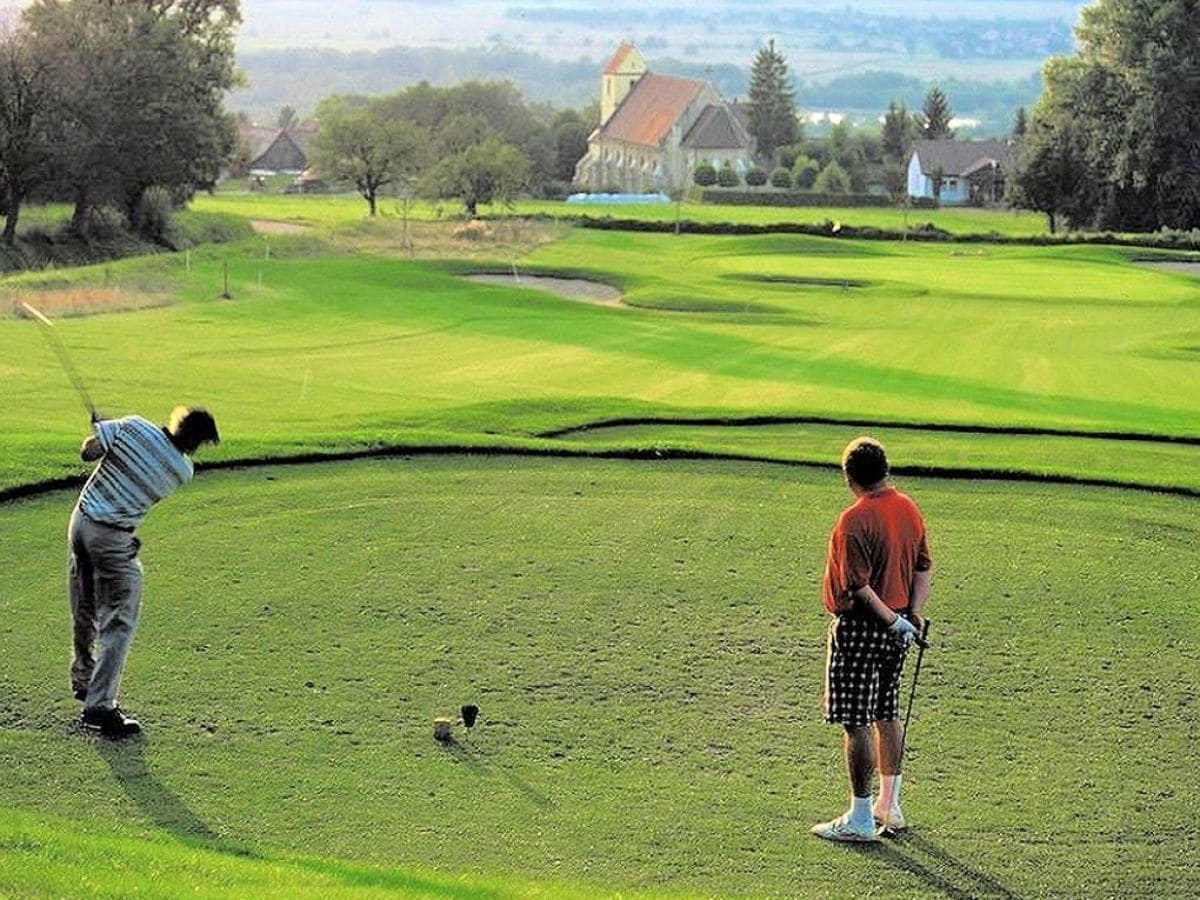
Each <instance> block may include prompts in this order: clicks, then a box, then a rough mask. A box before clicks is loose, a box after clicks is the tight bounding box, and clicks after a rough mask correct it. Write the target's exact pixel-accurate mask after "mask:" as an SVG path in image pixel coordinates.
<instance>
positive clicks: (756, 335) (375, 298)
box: [0, 232, 1200, 488]
mask: <svg viewBox="0 0 1200 900" xmlns="http://www.w3.org/2000/svg"><path fill="white" fill-rule="evenodd" d="M301 246H302V247H303V246H306V245H301ZM287 248H288V244H287V242H280V244H279V247H278V249H277V253H276V255H275V256H272V258H271V259H270V260H269V261H268V260H265V259H264V251H263V248H262V246H260V245H257V244H245V245H242V246H241V248H240V249H230V250H221V251H219V252H217V251H210V252H205V253H197V254H192V256H191V257H190V263H189V262H187V261H185V260H180V259H178V258H173V259H156V260H151V261H149V262H145V263H142V264H140V266H141V267H139V263H137V262H136V261H130V262H128V263H126V264H124V265H122V266H114V267H111V269H103V270H101V269H97V270H92V271H91V273H90V277H91V278H92V279H94V280H95V281H97V282H102V280H103V279H105V278H108V277H110V274H111V273H115V274H111V277H113V278H120V279H128V280H130V281H134V282H136V280H137V278H138V277H144V278H145V279H146V280H147V282H148V283H150V284H152V285H153V289H154V290H155V291H157V292H159V293H164V292H166V293H170V294H171V296H172V297H173V298H174V299H173V302H172V304H171V305H169V306H165V307H161V308H156V309H151V310H145V311H142V312H138V313H128V314H120V315H105V316H95V317H88V318H78V319H67V320H64V321H62V322H61V323H60V326H59V328H60V333H61V335H62V337H63V340H64V341H65V342H66V344H67V345H68V346H69V347H70V349H71V352H72V355H73V357H74V359H75V362H76V365H77V366H78V368H79V369H80V371H81V372H82V373H83V375H84V378H85V380H86V381H87V383H88V385H89V387H90V389H91V393H92V395H93V397H94V398H95V400H96V402H97V403H98V405H99V406H100V408H101V409H102V410H105V411H108V412H110V413H119V412H123V411H126V410H135V409H136V410H141V411H143V412H144V413H146V414H149V415H163V414H165V412H166V409H167V407H168V406H169V405H170V404H171V403H173V402H175V401H177V400H186V401H191V402H206V403H208V404H210V405H211V406H212V407H213V408H214V411H215V412H216V414H217V416H218V418H219V419H220V420H221V422H222V425H223V431H224V432H225V433H226V435H227V436H228V440H227V441H226V443H225V444H223V445H222V447H221V448H220V450H219V452H218V453H217V454H215V455H214V457H210V458H224V459H226V460H229V459H245V458H249V457H258V456H274V455H280V454H295V453H299V452H306V451H308V452H310V451H338V450H348V449H351V450H352V449H363V448H369V447H373V446H379V445H383V444H408V445H416V444H430V443H433V444H453V445H481V444H504V445H507V446H529V445H537V446H547V442H545V441H540V440H538V439H536V437H535V436H536V435H537V434H538V433H539V432H541V431H543V430H547V429H552V428H556V427H563V426H568V425H579V424H585V423H588V422H592V421H596V420H602V419H607V418H611V417H613V416H659V417H663V416H678V415H685V414H691V415H703V414H709V415H722V416H739V415H742V416H748V415H762V414H768V413H769V414H776V415H791V416H801V415H823V416H827V417H833V418H840V419H845V418H853V419H857V420H865V421H877V422H881V423H888V422H908V423H943V424H945V423H951V424H955V425H960V426H964V427H970V426H972V425H987V426H1042V427H1055V428H1073V429H1077V430H1082V431H1126V432H1138V433H1148V434H1158V435H1167V436H1178V435H1185V436H1187V435H1190V436H1193V437H1195V436H1197V427H1196V423H1197V421H1200V396H1198V395H1197V394H1196V392H1194V391H1186V390H1180V386H1181V385H1186V384H1190V383H1193V382H1194V381H1195V379H1196V377H1197V373H1198V371H1200V367H1198V359H1197V355H1196V352H1195V346H1194V345H1195V343H1196V335H1198V334H1200V303H1198V302H1197V300H1198V297H1200V293H1198V289H1197V282H1196V281H1195V279H1192V278H1189V277H1188V276H1186V275H1180V274H1175V273H1165V272H1160V271H1151V270H1148V269H1144V268H1141V267H1138V266H1135V265H1132V264H1131V263H1129V262H1128V261H1127V259H1126V258H1125V257H1124V256H1123V255H1121V254H1120V253H1117V252H1115V251H1113V250H1109V249H1103V248H1080V247H1076V248H1055V249H1048V248H995V247H991V248H975V249H972V250H971V251H970V252H969V253H967V254H966V255H963V254H962V253H960V252H959V251H957V250H955V249H953V248H946V247H930V246H913V245H896V244H881V243H866V242H848V241H834V240H826V239H817V238H796V237H781V236H765V237H759V238H741V239H737V238H726V237H703V238H701V237H686V238H675V237H670V236H661V235H650V236H636V235H627V234H611V233H596V232H585V233H575V234H573V235H572V236H570V237H569V238H567V239H566V240H563V241H560V242H557V243H554V244H550V245H547V246H544V247H542V248H541V249H539V250H536V251H534V252H533V253H532V254H530V255H529V256H527V257H525V258H524V259H523V260H522V262H521V264H520V269H519V271H522V272H526V273H529V272H536V271H541V272H560V273H561V272H568V273H570V272H574V273H577V274H585V275H587V276H589V277H592V278H595V279H598V280H602V281H606V282H608V283H611V284H615V285H617V286H618V287H620V288H621V289H622V290H623V291H624V293H625V297H626V302H627V304H629V306H627V307H626V308H623V309H622V308H601V307H596V306H591V305H587V304H582V303H574V302H571V301H567V300H562V299H559V298H556V297H553V296H551V295H548V294H546V293H544V292H541V291H536V290H530V289H528V288H527V287H525V286H523V285H522V286H515V287H511V288H510V287H502V286H492V285H481V284H474V283H469V282H466V281H464V280H463V279H461V278H459V277H458V276H457V275H456V274H455V272H460V271H468V270H471V269H478V268H491V269H492V270H495V269H497V268H499V269H505V268H509V267H510V264H509V262H508V261H505V262H494V263H490V264H481V263H463V264H459V265H458V266H456V267H453V270H451V268H452V267H449V266H448V265H447V264H445V263H442V264H436V265H435V264H434V263H421V262H411V261H405V260H396V259H392V258H387V257H376V256H369V257H367V256H345V255H337V256H324V257H308V256H304V255H300V256H296V257H292V256H289V255H288V249H287ZM226 262H228V266H229V273H230V285H231V291H232V293H233V296H234V299H233V300H232V301H228V300H221V299H220V298H219V297H218V296H217V295H218V294H219V292H220V291H221V289H222V286H223V269H222V267H223V265H224V264H225V263H226ZM88 277H89V273H87V272H75V273H72V278H73V279H74V282H75V283H82V282H84V281H85V280H86V278H88ZM49 279H54V280H53V282H52V284H54V285H57V284H59V279H60V276H58V275H57V274H55V275H49V276H42V281H39V280H38V279H36V278H32V277H28V276H27V277H26V278H24V279H21V280H19V281H17V282H11V283H10V284H16V285H19V287H20V290H22V291H25V292H27V293H26V294H23V296H31V297H32V298H33V299H35V300H36V298H37V296H38V293H37V290H38V286H39V284H43V283H45V282H46V281H47V280H49ZM850 281H853V282H854V285H853V286H850V285H849V282H850ZM964 347H966V348H969V351H966V352H964V349H963V348H964ZM0 360H2V362H0V384H2V385H3V388H4V390H3V394H2V395H0V429H2V430H3V432H4V434H5V449H6V452H5V454H4V455H3V456H2V457H0V488H5V487H11V486H12V485H14V484H19V483H22V482H25V481H30V480H34V479H39V478H49V477H57V476H62V475H67V474H71V473H78V472H79V471H81V469H80V466H79V464H78V462H77V460H75V459H74V447H75V446H77V440H78V437H79V430H80V426H81V425H82V424H83V422H82V417H81V413H80V408H79V402H78V400H77V398H76V397H75V396H74V395H73V393H72V392H71V391H70V389H69V387H68V384H67V382H66V379H65V377H64V376H63V374H62V372H61V371H60V370H59V368H58V363H57V360H56V359H55V357H54V356H53V354H51V353H50V352H49V351H48V350H47V349H46V347H44V346H43V344H42V342H41V337H40V335H39V334H38V333H37V330H36V328H35V327H34V326H33V325H32V323H30V322H28V321H24V320H19V319H16V318H12V317H8V318H0ZM981 440H982V439H981ZM781 443H782V442H781ZM816 446H817V445H813V444H804V443H803V442H801V443H799V444H798V445H796V447H795V448H794V449H793V450H791V451H789V452H790V454H791V455H790V456H788V458H798V459H811V458H813V457H814V455H815V454H816V452H817V451H816V449H815V447H816ZM938 446H939V445H938V443H937V442H936V440H931V441H929V442H928V445H927V448H926V450H925V451H924V452H925V453H926V454H936V453H938V452H940V451H939V449H938ZM988 446H989V447H995V448H997V449H995V450H992V449H988V450H987V451H986V452H984V453H982V454H981V455H980V457H979V460H980V461H981V462H982V463H983V464H987V465H995V464H996V463H995V462H993V460H995V459H997V458H1001V459H1005V460H1007V461H1006V462H1004V463H1003V464H1004V465H1006V466H1008V467H1011V468H1015V469H1027V470H1037V469H1038V468H1039V467H1041V468H1045V467H1046V465H1047V463H1046V462H1045V461H1043V459H1042V458H1041V447H1040V445H1039V444H1038V443H1037V442H1032V443H1027V444H1024V445H1020V446H1018V445H1016V444H1014V443H1012V442H1010V441H1007V440H1006V439H1003V438H996V439H994V440H992V439H989V441H988ZM820 447H821V450H820V452H821V453H822V454H823V453H824V452H825V450H824V447H825V444H824V443H821V444H820ZM584 449H586V448H584ZM956 453H958V454H960V455H962V453H963V450H962V449H961V448H960V449H959V450H958V451H956ZM1163 453H1164V454H1165V456H1163V457H1162V468H1161V471H1160V470H1159V465H1158V460H1159V458H1160V457H1159V455H1158V454H1157V453H1152V454H1146V455H1144V456H1141V457H1138V459H1139V460H1143V459H1144V460H1145V471H1144V472H1142V473H1141V475H1140V476H1139V477H1133V478H1131V479H1130V480H1133V481H1135V482H1138V483H1149V484H1170V483H1171V479H1172V478H1173V477H1174V476H1173V475H1172V474H1171V473H1179V472H1181V471H1183V472H1187V471H1188V467H1189V461H1194V460H1195V456H1196V453H1195V447H1194V446H1193V447H1187V446H1185V447H1183V448H1172V447H1168V448H1166V449H1165V450H1164V451H1163ZM966 456H967V457H968V459H969V458H970V457H971V453H970V452H969V448H967V453H966ZM1047 459H1048V460H1049V464H1050V465H1051V467H1052V469H1053V470H1054V471H1059V472H1063V473H1066V474H1081V475H1088V474H1089V473H1093V472H1096V473H1099V472H1108V471H1111V470H1112V466H1111V465H1110V464H1109V461H1108V460H1107V459H1105V458H1103V457H1096V458H1093V457H1092V456H1091V455H1089V454H1082V455H1081V458H1079V459H1072V458H1071V455H1070V453H1069V452H1067V453H1061V452H1056V453H1054V454H1049V456H1048V457H1047ZM1192 468H1193V469H1194V466H1193V467H1192ZM1132 474H1133V475H1138V473H1137V472H1134V473H1132ZM1189 483H1190V482H1189Z"/></svg>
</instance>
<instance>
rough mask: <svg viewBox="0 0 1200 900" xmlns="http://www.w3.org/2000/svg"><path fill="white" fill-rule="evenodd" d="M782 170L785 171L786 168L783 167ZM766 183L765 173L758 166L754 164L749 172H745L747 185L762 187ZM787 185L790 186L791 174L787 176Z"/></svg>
mask: <svg viewBox="0 0 1200 900" xmlns="http://www.w3.org/2000/svg"><path fill="white" fill-rule="evenodd" d="M783 171H785V172H786V171H787V169H784V170H783ZM766 183H767V173H766V172H765V171H764V170H763V169H760V168H759V167H758V166H754V167H753V168H752V169H751V170H750V171H749V172H747V173H746V184H747V185H748V186H749V187H762V186H763V185H764V184H766ZM788 186H789V187H790V186H791V176H789V177H788Z"/></svg>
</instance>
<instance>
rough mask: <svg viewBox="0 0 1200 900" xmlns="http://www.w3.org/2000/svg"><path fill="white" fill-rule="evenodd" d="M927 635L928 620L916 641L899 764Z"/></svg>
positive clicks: (904, 745) (927, 643) (919, 675)
mask: <svg viewBox="0 0 1200 900" xmlns="http://www.w3.org/2000/svg"><path fill="white" fill-rule="evenodd" d="M928 634H929V620H928V619H925V620H924V624H923V625H922V626H921V637H920V639H919V640H918V641H917V648H918V649H917V665H916V668H915V669H914V670H913V680H912V689H911V690H910V691H909V692H908V709H907V710H906V711H905V713H904V730H903V731H902V732H901V733H900V762H903V761H904V750H905V747H906V746H907V745H908V720H909V719H911V718H912V708H913V699H914V698H915V697H916V696H917V679H918V678H920V677H921V661H922V660H923V659H924V658H925V648H926V647H928V646H929V641H928V640H926V636H927V635H928Z"/></svg>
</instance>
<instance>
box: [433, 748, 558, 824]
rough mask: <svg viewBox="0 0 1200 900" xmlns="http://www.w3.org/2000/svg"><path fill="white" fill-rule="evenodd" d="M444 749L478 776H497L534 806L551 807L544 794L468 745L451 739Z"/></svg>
mask: <svg viewBox="0 0 1200 900" xmlns="http://www.w3.org/2000/svg"><path fill="white" fill-rule="evenodd" d="M446 749H447V750H449V751H450V752H451V753H452V754H453V755H454V756H455V757H456V758H457V759H460V760H462V761H463V762H464V763H466V765H467V767H468V768H469V769H470V770H471V771H472V772H475V773H476V774H478V775H488V776H499V777H500V778H502V779H503V780H504V781H507V782H508V784H509V786H510V787H512V789H513V790H514V791H516V792H517V793H518V794H520V795H522V796H523V797H525V799H527V800H529V801H530V802H531V803H533V804H534V805H535V806H541V807H548V806H553V805H554V801H552V800H551V799H550V798H549V797H547V796H546V795H545V794H543V793H540V792H539V791H538V790H537V789H536V788H534V787H533V786H532V785H530V784H529V782H527V781H525V780H523V779H522V778H520V777H519V776H517V775H514V774H513V773H512V772H510V771H509V770H508V769H506V768H505V767H504V766H501V765H498V764H493V763H489V762H488V761H487V760H486V759H484V757H483V754H482V753H481V752H480V751H479V750H476V749H475V748H474V747H472V746H470V745H469V744H460V743H459V742H458V741H456V740H454V739H453V738H451V740H450V741H449V742H448V743H447V744H446Z"/></svg>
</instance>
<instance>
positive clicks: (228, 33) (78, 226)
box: [25, 0, 240, 233]
mask: <svg viewBox="0 0 1200 900" xmlns="http://www.w3.org/2000/svg"><path fill="white" fill-rule="evenodd" d="M239 21H240V14H239V6H238V3H237V0H63V2H49V0H42V2H39V3H36V4H35V5H33V6H31V7H30V8H29V9H27V10H26V12H25V25H26V28H27V30H28V33H29V35H30V41H31V45H32V50H33V52H34V53H35V54H36V55H37V57H38V58H39V59H40V60H42V61H43V62H44V64H45V65H46V66H47V68H48V69H49V70H51V71H52V72H53V78H52V79H51V84H52V87H53V92H52V93H53V104H54V109H55V113H56V115H55V119H56V126H57V127H56V132H57V133H56V134H55V135H54V141H53V144H54V155H53V158H52V160H51V162H52V165H53V168H54V171H55V175H56V179H57V181H58V182H59V183H60V184H61V186H62V189H63V190H64V191H65V192H67V193H69V194H70V195H71V196H72V197H73V199H74V202H75V212H74V215H73V217H72V226H73V227H74V228H75V230H77V231H79V232H81V233H82V232H86V230H87V226H88V213H89V211H90V209H91V208H92V206H93V205H95V204H97V203H116V204H117V205H119V206H120V207H121V209H123V210H124V212H125V214H126V215H127V216H128V217H130V218H132V216H133V214H134V212H135V210H136V209H137V205H138V203H139V202H140V201H141V198H142V195H143V194H144V193H145V191H146V190H147V189H149V188H150V187H152V186H155V185H159V186H162V187H164V188H166V189H167V190H168V191H169V192H170V194H171V195H172V196H173V197H175V198H176V199H181V198H182V197H185V196H187V195H189V194H190V193H191V191H192V190H193V189H194V187H195V186H196V185H199V184H210V183H212V182H213V181H215V180H216V178H217V175H218V173H219V171H220V169H221V167H222V166H223V165H224V163H225V161H226V160H227V159H228V157H229V155H230V153H231V151H232V149H233V146H234V131H233V127H232V121H231V120H230V118H229V117H228V116H227V115H226V114H225V111H224V109H223V108H222V103H223V100H224V96H225V93H226V92H227V91H228V90H229V89H230V88H232V87H233V86H234V84H235V83H236V70H235V68H234V44H233V40H234V29H235V28H236V26H237V23H238V22H239Z"/></svg>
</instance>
